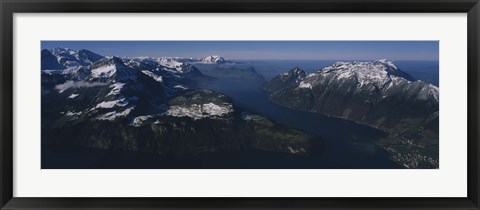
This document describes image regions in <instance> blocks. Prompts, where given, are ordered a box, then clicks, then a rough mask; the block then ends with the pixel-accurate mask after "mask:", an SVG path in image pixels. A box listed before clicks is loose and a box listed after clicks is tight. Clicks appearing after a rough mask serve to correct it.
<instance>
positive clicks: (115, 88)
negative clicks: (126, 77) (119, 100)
mask: <svg viewBox="0 0 480 210" xmlns="http://www.w3.org/2000/svg"><path fill="white" fill-rule="evenodd" d="M123 86H125V83H121V82H117V83H114V84H112V85H110V87H111V88H112V90H110V92H109V93H108V94H107V96H111V95H119V94H120V91H121V90H122V88H123Z"/></svg>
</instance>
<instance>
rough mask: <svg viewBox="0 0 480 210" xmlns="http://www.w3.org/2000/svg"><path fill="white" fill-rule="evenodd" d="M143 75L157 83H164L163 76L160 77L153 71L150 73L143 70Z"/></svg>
mask: <svg viewBox="0 0 480 210" xmlns="http://www.w3.org/2000/svg"><path fill="white" fill-rule="evenodd" d="M142 73H144V74H145V75H147V76H149V77H151V78H152V79H154V80H155V81H157V82H163V78H162V76H160V75H157V74H155V73H153V72H151V71H148V70H143V71H142Z"/></svg>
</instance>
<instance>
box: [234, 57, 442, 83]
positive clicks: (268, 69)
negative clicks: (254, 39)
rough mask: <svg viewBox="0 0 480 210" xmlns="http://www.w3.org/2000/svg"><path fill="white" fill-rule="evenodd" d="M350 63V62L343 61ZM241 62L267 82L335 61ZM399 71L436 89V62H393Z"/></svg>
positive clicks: (313, 69)
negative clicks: (288, 73)
mask: <svg viewBox="0 0 480 210" xmlns="http://www.w3.org/2000/svg"><path fill="white" fill-rule="evenodd" d="M344 61H351V60H344ZM241 62H245V63H248V64H250V65H252V66H253V67H254V68H255V70H256V71H257V72H258V73H260V74H262V75H263V76H264V77H265V79H266V80H267V81H268V80H270V79H272V78H273V77H275V76H277V75H278V74H281V73H284V72H287V71H288V70H290V69H292V68H295V67H299V68H301V69H303V70H305V71H306V72H309V73H313V72H316V71H319V70H321V69H322V68H324V67H326V66H329V65H332V64H334V63H335V62H337V61H335V60H243V61H241ZM393 62H394V63H395V65H397V66H398V68H400V70H402V71H404V72H406V73H408V74H410V75H411V76H413V77H414V78H415V79H418V80H422V81H425V82H428V83H430V84H433V85H435V86H437V87H438V85H439V71H438V68H439V66H438V64H439V63H438V61H406V60H399V61H393Z"/></svg>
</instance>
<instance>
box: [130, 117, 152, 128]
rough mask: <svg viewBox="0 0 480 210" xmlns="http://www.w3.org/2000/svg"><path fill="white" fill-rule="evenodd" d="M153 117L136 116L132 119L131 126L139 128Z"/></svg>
mask: <svg viewBox="0 0 480 210" xmlns="http://www.w3.org/2000/svg"><path fill="white" fill-rule="evenodd" d="M153 117H154V116H153V115H143V116H137V117H135V118H133V120H132V123H131V125H133V126H135V127H140V126H142V125H143V122H145V121H146V120H148V119H151V118H153Z"/></svg>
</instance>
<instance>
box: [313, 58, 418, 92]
mask: <svg viewBox="0 0 480 210" xmlns="http://www.w3.org/2000/svg"><path fill="white" fill-rule="evenodd" d="M320 73H321V74H323V75H334V76H335V77H336V78H337V79H338V80H341V79H351V78H355V79H356V80H357V81H358V82H359V85H360V86H363V85H364V84H374V85H377V86H379V87H381V86H383V85H385V84H386V83H388V82H389V81H391V80H392V78H393V77H400V78H402V79H405V80H408V81H413V80H414V78H413V77H412V76H410V75H409V74H407V73H405V72H403V71H401V70H400V69H399V68H398V67H397V66H396V65H395V64H394V63H393V62H392V61H390V60H387V59H381V60H376V61H372V62H357V61H354V62H336V63H334V64H333V65H331V66H327V67H325V68H323V69H322V70H321V71H320Z"/></svg>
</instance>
